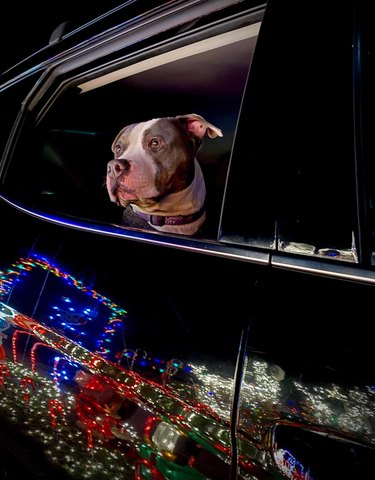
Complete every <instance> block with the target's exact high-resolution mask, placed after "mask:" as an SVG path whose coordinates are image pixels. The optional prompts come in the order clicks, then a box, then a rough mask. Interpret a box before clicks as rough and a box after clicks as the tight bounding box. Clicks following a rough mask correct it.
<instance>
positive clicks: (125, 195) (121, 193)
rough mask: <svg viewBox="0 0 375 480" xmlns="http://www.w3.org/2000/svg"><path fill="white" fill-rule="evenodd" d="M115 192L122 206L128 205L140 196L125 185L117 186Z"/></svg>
mask: <svg viewBox="0 0 375 480" xmlns="http://www.w3.org/2000/svg"><path fill="white" fill-rule="evenodd" d="M114 194H115V197H116V198H117V201H118V203H120V205H122V206H127V205H128V204H129V203H130V202H131V201H132V200H137V198H138V196H137V195H136V194H135V192H134V191H133V190H131V189H129V188H126V187H124V186H120V187H117V188H116V190H115V192H114Z"/></svg>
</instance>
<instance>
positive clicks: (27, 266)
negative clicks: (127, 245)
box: [0, 253, 127, 357]
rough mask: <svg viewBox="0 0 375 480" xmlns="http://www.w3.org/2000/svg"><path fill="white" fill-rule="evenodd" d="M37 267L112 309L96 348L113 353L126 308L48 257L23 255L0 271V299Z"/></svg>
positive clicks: (105, 354)
mask: <svg viewBox="0 0 375 480" xmlns="http://www.w3.org/2000/svg"><path fill="white" fill-rule="evenodd" d="M36 267H39V268H42V269H43V270H45V271H48V272H49V273H51V274H53V275H54V276H56V277H58V278H61V279H63V280H65V281H66V282H67V284H68V285H72V286H74V287H75V288H76V289H78V290H79V291H81V292H83V293H85V294H87V295H89V296H91V298H93V299H94V300H96V301H98V302H100V303H101V304H102V305H104V306H105V307H107V308H108V309H109V310H110V312H111V313H110V317H109V319H108V322H107V326H105V327H104V338H101V339H100V340H99V341H98V344H97V345H98V346H97V350H96V353H98V354H100V355H102V356H104V357H107V356H108V355H109V354H110V353H111V349H110V345H111V344H112V340H114V338H115V334H116V333H117V332H119V331H121V330H122V329H123V318H124V317H125V316H126V314H127V312H126V310H124V309H123V308H120V307H119V306H118V305H116V304H115V303H114V302H112V301H111V300H110V299H109V298H107V297H105V296H104V295H101V294H100V293H98V292H97V291H96V290H93V289H92V288H90V287H86V286H85V285H84V284H83V282H81V281H80V280H77V279H76V278H74V277H73V276H72V275H70V274H69V273H67V272H65V271H63V270H61V269H60V268H58V267H57V266H56V265H54V264H53V263H52V262H50V261H48V260H47V259H46V258H43V257H41V256H39V255H37V254H34V253H33V254H31V255H30V256H29V257H28V258H27V259H24V258H22V257H21V258H20V259H19V260H18V261H17V262H15V263H14V264H12V268H10V269H8V270H7V271H6V272H0V273H1V277H0V299H1V298H3V297H5V295H6V294H7V293H9V292H10V290H11V287H12V285H13V283H14V282H15V281H16V280H17V278H19V277H20V276H22V275H25V273H26V274H28V273H29V272H31V271H32V270H33V269H35V268H36ZM120 333H121V332H120Z"/></svg>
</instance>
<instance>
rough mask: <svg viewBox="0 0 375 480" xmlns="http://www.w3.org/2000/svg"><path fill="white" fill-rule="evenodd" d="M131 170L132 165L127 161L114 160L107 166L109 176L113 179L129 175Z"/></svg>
mask: <svg viewBox="0 0 375 480" xmlns="http://www.w3.org/2000/svg"><path fill="white" fill-rule="evenodd" d="M129 169H130V163H129V162H128V160H125V159H117V158H116V159H114V160H111V161H110V162H108V164H107V175H108V176H109V177H111V178H118V177H119V176H120V175H122V174H124V173H127V172H128V171H129Z"/></svg>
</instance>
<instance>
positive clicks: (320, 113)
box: [221, 2, 358, 262]
mask: <svg viewBox="0 0 375 480" xmlns="http://www.w3.org/2000/svg"><path fill="white" fill-rule="evenodd" d="M273 7H275V10H272V14H271V15H270V17H267V12H266V16H265V18H264V22H263V24H262V31H261V34H260V36H259V39H258V45H257V50H256V51H255V55H254V59H253V64H252V69H251V76H250V78H249V85H248V88H247V91H246V97H245V99H244V105H243V108H242V112H241V118H240V122H239V127H238V132H237V136H236V142H235V147H234V151H233V154H232V161H231V165H230V172H229V177H228V186H227V192H226V201H225V204H224V208H223V216H222V222H221V231H222V235H221V239H222V240H223V241H228V242H230V243H238V244H248V245H255V246H258V245H259V246H262V245H266V244H267V243H268V245H273V247H274V248H275V249H277V250H278V251H280V252H289V253H293V254H296V255H305V256H306V255H310V256H318V257H321V258H322V257H326V258H327V257H329V258H335V259H340V260H347V261H349V262H357V261H358V259H357V256H356V241H358V235H357V224H356V205H357V202H356V174H355V153H354V136H353V122H354V111H353V73H352V72H353V52H352V43H353V28H352V8H351V5H350V4H348V5H347V7H346V8H343V9H342V11H341V15H342V17H341V18H342V21H340V22H339V24H337V21H336V12H335V9H334V8H328V9H325V11H324V14H322V15H320V14H318V7H316V8H315V7H313V6H312V7H311V9H309V8H305V5H304V7H303V8H301V10H300V9H299V7H298V6H297V7H296V6H295V5H294V4H293V5H292V2H291V3H290V4H289V3H288V2H287V4H286V5H285V4H284V3H283V5H281V4H280V5H279V6H277V5H273ZM276 11H278V14H276ZM292 11H293V12H295V15H297V16H298V19H299V20H298V22H291V23H289V26H288V28H287V29H285V28H284V27H283V21H282V19H287V18H288V15H290V14H291V12H292ZM310 15H316V22H311V21H310ZM333 24H335V25H336V29H335V35H334V38H332V35H331V28H332V25H333ZM338 85H340V88H337V86H338ZM244 157H245V158H246V161H244ZM262 231H263V232H264V233H267V235H266V236H263V237H260V238H259V232H262Z"/></svg>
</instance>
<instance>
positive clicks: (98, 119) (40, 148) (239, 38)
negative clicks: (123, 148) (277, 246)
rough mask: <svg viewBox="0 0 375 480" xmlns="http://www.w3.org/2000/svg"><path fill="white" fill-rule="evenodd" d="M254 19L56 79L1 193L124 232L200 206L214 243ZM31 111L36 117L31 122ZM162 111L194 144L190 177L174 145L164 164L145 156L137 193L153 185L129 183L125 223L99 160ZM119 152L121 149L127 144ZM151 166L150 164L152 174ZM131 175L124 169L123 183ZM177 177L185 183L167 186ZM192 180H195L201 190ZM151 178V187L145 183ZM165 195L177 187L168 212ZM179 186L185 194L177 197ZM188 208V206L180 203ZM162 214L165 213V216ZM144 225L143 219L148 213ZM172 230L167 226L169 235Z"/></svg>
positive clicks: (203, 233)
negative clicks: (59, 82) (197, 124)
mask: <svg viewBox="0 0 375 480" xmlns="http://www.w3.org/2000/svg"><path fill="white" fill-rule="evenodd" d="M260 18H261V13H260V12H257V13H256V14H248V15H247V16H243V18H242V19H241V20H235V19H234V20H231V21H229V20H228V21H227V23H222V24H221V25H220V26H215V24H213V25H214V26H212V27H211V29H210V30H209V29H207V31H201V30H199V29H198V28H196V30H195V31H193V32H192V33H191V35H190V36H191V39H190V40H189V37H186V38H184V39H183V40H184V41H183V44H181V39H179V42H177V40H176V41H175V42H173V41H169V42H168V44H166V45H163V47H158V48H154V49H153V50H151V51H150V52H149V53H147V54H145V53H143V52H140V53H138V54H136V55H134V54H133V55H132V58H131V59H130V60H127V61H126V62H124V61H123V62H118V67H117V68H116V69H113V68H112V69H111V71H110V72H109V73H107V72H108V69H106V70H104V72H103V73H97V74H95V75H92V74H91V75H90V76H88V75H87V74H86V75H85V76H83V75H81V77H78V78H74V81H73V80H72V81H67V80H65V78H64V84H63V88H60V90H61V91H59V92H58V95H56V96H55V98H54V99H53V103H51V105H48V108H46V107H43V108H40V107H38V109H35V112H36V113H34V114H33V112H31V114H30V120H29V121H30V124H29V126H28V127H25V133H24V136H23V137H22V139H20V141H19V143H18V146H17V149H16V152H15V154H14V156H13V159H12V162H11V164H10V167H9V170H8V174H7V179H6V182H5V185H6V189H7V191H8V193H9V194H11V195H12V196H13V198H18V199H21V200H22V201H24V202H25V203H26V204H27V205H30V206H32V207H33V208H39V209H40V208H41V209H42V210H47V211H50V212H53V213H58V214H63V215H68V216H70V217H74V218H75V219H77V220H79V218H82V219H89V220H94V221H102V222H107V223H108V224H117V225H120V226H121V225H124V226H125V227H126V226H129V227H130V228H142V226H143V224H142V222H144V217H145V215H149V213H150V212H151V214H152V216H153V217H155V216H156V214H158V213H159V212H161V213H160V217H161V218H162V220H163V222H164V220H165V218H167V220H168V221H169V218H171V220H170V222H172V223H173V222H177V224H179V222H180V219H181V218H182V221H183V222H185V218H190V217H192V220H191V222H192V223H193V222H195V219H197V221H199V222H200V220H201V219H202V222H203V220H204V219H203V216H202V218H200V215H201V212H204V216H205V221H204V224H203V227H202V229H201V230H199V237H200V238H205V239H209V240H217V235H218V228H219V217H220V211H221V207H222V201H223V195H224V188H225V182H226V175H227V168H228V163H229V158H230V155H231V151H232V145H233V140H234V135H235V130H236V126H237V120H238V115H239V111H240V107H241V102H242V96H243V92H244V89H245V85H246V80H247V76H248V72H249V68H250V65H251V62H252V58H253V53H254V49H255V45H256V40H257V36H258V32H259V28H260V23H261V22H260ZM211 30H212V33H210V31H211ZM177 38H178V37H177ZM99 72H100V71H99ZM35 114H36V118H35V117H34V118H33V116H34V115H35ZM166 117H167V118H172V119H175V118H178V119H181V120H179V125H178V127H179V130H182V129H183V130H184V131H183V132H182V133H180V132H178V133H177V134H176V135H178V138H175V139H174V142H175V143H176V144H177V143H178V142H180V140H181V137H182V135H184V137H183V141H184V142H185V141H186V140H185V139H184V138H185V137H186V134H188V135H189V137H192V138H193V141H194V144H196V145H195V146H194V149H195V151H196V160H197V162H198V164H197V163H195V165H194V169H195V173H194V176H192V174H191V173H190V170H191V167H190V166H189V169H188V168H187V167H178V169H179V170H178V171H177V172H176V170H177V167H175V164H176V163H177V160H179V158H180V156H181V154H180V153H179V154H178V155H177V153H175V150H173V151H172V152H171V153H168V155H169V159H167V160H164V159H163V161H160V160H159V159H157V160H153V162H154V163H153V165H152V166H151V167H150V168H149V169H148V171H147V173H146V174H145V175H147V180H145V186H144V189H146V188H148V189H150V190H152V188H154V190H155V191H152V192H151V193H150V194H149V193H148V192H147V193H146V194H144V193H143V191H142V192H140V193H138V191H137V189H136V188H134V184H132V185H133V187H132V188H133V190H132V195H133V202H134V200H135V201H136V207H134V208H132V213H133V212H134V211H135V212H136V213H137V212H139V215H138V216H137V221H136V222H133V221H131V222H128V223H126V222H124V218H125V216H123V214H124V208H123V207H124V205H122V204H121V205H120V206H117V205H115V203H119V196H117V201H115V199H114V195H115V193H113V194H110V191H109V189H108V176H107V164H108V162H110V161H111V160H112V159H113V158H115V157H116V152H114V151H113V145H112V144H113V142H114V141H115V139H116V137H117V136H118V134H119V133H120V132H121V131H122V130H123V129H124V128H125V127H126V126H129V125H133V126H134V125H139V124H140V123H141V124H144V123H145V122H148V121H150V120H151V121H153V120H154V119H158V118H163V119H164V118H166ZM196 119H198V120H199V121H203V124H204V125H205V126H207V125H209V126H208V127H207V131H206V133H205V134H203V135H199V134H196V133H195V132H193V130H192V128H191V127H190V125H191V124H192V123H193V122H194V120H196ZM34 122H36V125H35V123H34ZM183 122H185V123H183ZM206 122H207V123H206ZM180 123H181V125H182V127H181V126H180ZM33 124H34V125H33ZM174 124H176V121H175V122H174ZM185 130H188V131H187V132H185ZM132 131H133V132H134V131H135V129H134V128H133V130H132ZM136 141H137V140H136V139H135V140H134V141H133V143H136ZM138 141H139V140H138ZM190 141H191V140H189V142H190ZM26 145H27V147H26ZM131 146H132V145H131ZM25 148H27V149H28V151H29V152H30V153H29V155H28V156H26V157H25V155H24V154H23V153H22V152H23V151H24V149H25ZM127 148H128V150H127V152H129V151H130V147H129V146H128V145H127ZM142 148H144V147H143V146H142ZM185 150H188V151H189V153H188V155H189V157H190V156H191V153H190V150H191V145H190V143H189V145H187V146H186V147H184V152H183V154H184V155H187V154H186V152H185ZM123 156H124V155H123ZM155 156H156V154H155ZM30 157H31V158H32V161H30ZM175 157H176V160H175ZM137 158H138V157H137ZM172 158H173V160H172ZM120 161H121V162H122V164H121V165H122V166H121V168H123V165H124V161H123V160H122V157H121V158H120V160H118V161H117V164H116V166H117V167H118V168H120V166H119V165H120V163H119V162H120ZM125 162H126V165H127V166H129V165H131V164H132V162H134V163H135V164H136V165H137V166H136V167H135V168H140V167H139V166H140V165H141V164H142V162H141V160H138V159H137V162H138V163H136V162H135V161H134V160H133V158H131V160H130V163H129V161H128V159H127V158H126V160H125ZM167 163H168V165H167V166H166V164H167ZM20 169H22V171H23V172H24V175H22V177H21V178H20V176H19V175H18V172H19V171H20ZM151 169H154V170H155V173H154V174H152V175H151V173H150V170H151ZM183 169H184V170H183ZM185 170H186V172H185ZM199 170H201V173H200V174H199V175H200V176H199V177H198V173H197V172H199ZM114 171H115V170H114ZM159 171H161V173H160V172H159ZM132 172H133V169H132V168H131V169H130V170H129V183H130V182H131V181H132V180H131V175H132ZM156 175H157V177H156ZM202 175H203V178H201V177H202ZM124 176H125V175H124ZM154 176H155V177H154ZM151 177H152V178H151ZM191 177H192V178H193V180H192V179H191ZM122 178H123V177H121V181H122ZM154 178H155V179H154ZM187 178H188V179H189V180H188V181H187V180H185V179H187ZM196 178H199V180H196ZM116 181H117V179H116ZM182 182H185V183H186V184H188V186H186V187H184V188H182V187H178V188H177V187H176V188H175V187H174V185H175V184H176V185H180V184H181V185H182ZM194 182H195V183H197V182H200V183H199V187H196V186H195V183H194ZM124 183H126V182H125V181H124ZM154 183H155V184H156V186H155V187H152V184H154ZM149 184H150V186H149ZM197 184H198V183H197ZM201 184H202V185H201ZM142 185H143V184H142ZM191 185H193V186H194V187H191ZM121 188H122V186H120V187H118V185H117V186H116V192H118V191H121ZM126 188H128V187H127V184H126V185H125V187H124V189H126ZM137 188H138V187H137ZM173 188H174V189H173ZM189 188H191V189H193V190H192V193H190V192H189V193H185V192H186V191H187V190H188V189H189ZM203 189H204V190H205V193H204V192H203ZM197 190H199V191H197ZM170 191H171V192H172V193H175V192H177V193H178V195H177V197H178V198H179V199H180V200H179V201H180V203H179V204H178V206H177V207H175V208H174V209H172V210H168V209H167V207H166V206H165V205H166V204H167V202H168V201H169V200H165V197H166V194H165V193H164V192H170ZM181 191H182V192H184V193H183V195H185V197H186V199H185V197H182V195H180V192H181ZM201 191H202V193H201ZM111 192H115V187H113V188H112V187H111ZM160 192H162V193H160ZM111 195H112V197H113V198H110V197H111ZM129 195H130V194H129ZM129 195H128V196H129ZM145 195H146V199H145V200H143V197H145ZM149 195H151V196H152V198H151V199H149V198H148V196H149ZM188 195H189V196H188ZM134 196H135V199H134ZM175 196H176V195H175ZM140 197H142V198H140ZM190 197H192V198H190ZM155 198H157V200H155ZM168 198H172V197H168ZM171 201H172V200H171ZM173 201H175V200H173ZM133 202H131V203H130V205H132V203H133ZM150 202H153V204H152V205H153V209H151V208H148V204H149V203H150ZM127 203H128V202H127ZM186 204H188V205H190V204H191V205H193V207H190V206H188V207H185V205H186ZM195 204H196V205H197V207H196V208H195V207H194V205H195ZM155 205H156V206H155ZM184 209H185V210H184ZM126 210H129V209H126ZM169 211H172V212H173V213H171V214H170V215H168V212H169ZM185 212H186V213H185ZM142 214H143V215H142ZM149 216H150V215H149ZM139 217H142V218H141V219H140V218H139ZM147 221H150V222H151V219H150V220H149V219H147ZM152 221H153V220H152ZM186 222H187V220H186ZM189 222H190V220H189ZM138 223H140V224H141V226H139V225H138ZM153 225H154V230H161V231H162V232H163V231H164V229H160V228H159V229H158V225H157V224H156V223H153ZM145 228H148V229H149V228H150V226H149V224H147V223H146V225H145ZM173 228H174V227H170V228H169V229H165V231H166V232H167V233H168V232H170V233H172V234H173V233H175V230H174V229H173ZM185 231H186V232H187V235H190V233H189V232H190V231H189V230H188V226H187V227H186V229H184V228H183V227H181V233H182V234H184V233H185ZM176 233H180V231H177V232H176Z"/></svg>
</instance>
